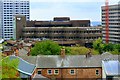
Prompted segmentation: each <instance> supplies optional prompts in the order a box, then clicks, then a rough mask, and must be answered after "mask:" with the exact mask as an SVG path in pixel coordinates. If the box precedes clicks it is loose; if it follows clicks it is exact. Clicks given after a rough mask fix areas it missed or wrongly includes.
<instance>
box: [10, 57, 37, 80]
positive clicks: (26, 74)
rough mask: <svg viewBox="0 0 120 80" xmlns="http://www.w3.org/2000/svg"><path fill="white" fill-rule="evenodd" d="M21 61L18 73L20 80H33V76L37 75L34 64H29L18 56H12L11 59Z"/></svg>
mask: <svg viewBox="0 0 120 80" xmlns="http://www.w3.org/2000/svg"><path fill="white" fill-rule="evenodd" d="M16 58H17V59H19V61H20V62H19V65H18V69H17V70H18V71H19V76H20V78H27V79H29V80H32V78H33V76H34V75H35V74H34V73H35V71H36V66H35V65H34V64H31V63H28V62H26V61H25V60H23V59H22V58H20V57H17V56H10V59H11V60H12V59H16Z"/></svg>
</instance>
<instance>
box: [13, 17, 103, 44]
mask: <svg viewBox="0 0 120 80" xmlns="http://www.w3.org/2000/svg"><path fill="white" fill-rule="evenodd" d="M15 22H16V24H15V26H16V35H15V39H17V40H18V39H21V38H22V39H50V40H54V41H57V42H58V43H59V44H61V45H75V44H80V45H85V44H89V43H92V42H93V41H94V40H96V39H98V38H99V37H102V32H101V31H102V27H90V21H89V20H69V18H64V19H63V18H61V17H60V18H54V20H53V21H27V22H26V21H25V17H24V16H16V18H15Z"/></svg>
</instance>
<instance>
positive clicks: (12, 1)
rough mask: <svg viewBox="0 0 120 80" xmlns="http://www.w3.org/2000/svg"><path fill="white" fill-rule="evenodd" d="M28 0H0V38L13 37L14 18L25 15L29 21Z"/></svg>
mask: <svg viewBox="0 0 120 80" xmlns="http://www.w3.org/2000/svg"><path fill="white" fill-rule="evenodd" d="M29 5H30V2H29V0H1V1H0V38H3V39H11V38H13V37H14V35H15V33H14V31H15V30H14V29H15V28H14V22H13V21H14V16H15V15H25V16H26V20H29V19H30V17H29V16H30V7H29Z"/></svg>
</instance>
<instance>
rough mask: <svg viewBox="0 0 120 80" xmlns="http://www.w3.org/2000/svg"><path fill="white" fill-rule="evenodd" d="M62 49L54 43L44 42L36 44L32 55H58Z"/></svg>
mask: <svg viewBox="0 0 120 80" xmlns="http://www.w3.org/2000/svg"><path fill="white" fill-rule="evenodd" d="M60 50H61V47H60V46H59V45H58V44H57V43H56V42H54V41H51V40H44V41H41V42H38V43H36V44H35V46H34V47H33V48H32V49H31V53H30V54H31V55H33V56H37V55H39V54H42V55H58V54H60Z"/></svg>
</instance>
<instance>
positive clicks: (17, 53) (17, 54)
mask: <svg viewBox="0 0 120 80" xmlns="http://www.w3.org/2000/svg"><path fill="white" fill-rule="evenodd" d="M15 56H19V50H18V48H17V49H16V50H15Z"/></svg>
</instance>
